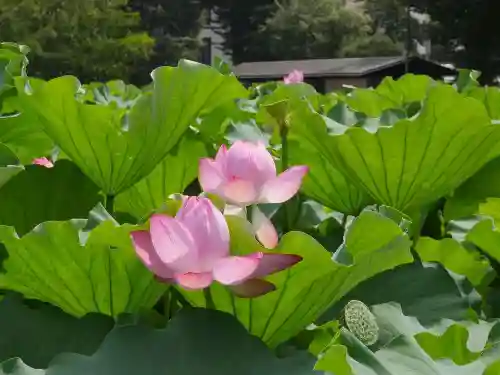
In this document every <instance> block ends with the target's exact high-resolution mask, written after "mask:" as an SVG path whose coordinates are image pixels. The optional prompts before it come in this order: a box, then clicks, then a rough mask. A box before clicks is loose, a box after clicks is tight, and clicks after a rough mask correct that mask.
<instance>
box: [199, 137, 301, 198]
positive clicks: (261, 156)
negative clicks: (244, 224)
mask: <svg viewBox="0 0 500 375" xmlns="http://www.w3.org/2000/svg"><path fill="white" fill-rule="evenodd" d="M307 171H308V167H307V166H295V167H291V168H289V169H287V170H286V171H285V172H283V173H281V174H280V175H278V176H276V166H275V164H274V159H273V157H272V155H271V154H270V153H269V151H267V149H266V147H265V146H264V144H262V143H257V144H256V143H252V142H244V141H236V142H235V143H234V144H233V145H232V146H231V148H230V149H229V150H228V149H227V148H226V146H225V145H222V146H221V148H220V149H219V152H218V153H217V155H216V156H215V159H210V158H204V159H201V160H200V167H199V181H200V184H201V187H202V188H203V191H205V192H207V193H212V194H216V195H218V196H219V197H221V198H222V199H224V200H225V201H226V202H228V203H231V204H234V205H237V206H249V205H251V204H257V203H283V202H286V201H287V200H289V199H290V198H292V197H293V196H294V195H295V194H297V192H298V190H299V188H300V185H301V184H302V179H303V177H304V176H305V175H306V173H307Z"/></svg>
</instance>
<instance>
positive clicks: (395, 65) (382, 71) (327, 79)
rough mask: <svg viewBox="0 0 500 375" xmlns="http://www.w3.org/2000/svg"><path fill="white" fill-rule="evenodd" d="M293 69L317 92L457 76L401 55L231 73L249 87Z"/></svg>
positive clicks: (271, 64) (248, 65)
mask: <svg viewBox="0 0 500 375" xmlns="http://www.w3.org/2000/svg"><path fill="white" fill-rule="evenodd" d="M294 69H297V70H301V71H302V72H303V73H304V77H305V81H306V82H307V83H309V84H311V85H313V86H314V87H315V88H316V90H317V91H319V92H329V91H333V90H338V89H340V88H341V87H342V86H344V85H352V86H356V87H373V86H377V85H378V84H379V83H380V82H381V81H382V80H383V79H384V78H385V77H387V76H390V77H393V78H395V79H397V78H399V77H401V76H402V75H404V74H405V73H406V71H408V72H409V73H414V74H425V75H428V76H430V77H432V78H434V79H445V78H449V77H455V76H456V75H457V71H456V70H454V69H452V68H450V67H445V66H443V65H441V64H439V63H436V62H432V61H429V60H425V59H422V58H419V57H410V58H409V59H408V61H406V59H405V58H404V57H402V56H397V57H353V58H339V59H312V60H296V61H259V62H245V63H241V64H239V65H236V66H235V67H234V69H233V71H234V73H235V74H236V76H238V78H239V79H240V80H241V81H243V82H245V83H247V84H251V83H255V82H265V81H273V80H281V79H282V78H283V77H284V76H285V75H287V74H288V73H290V72H291V71H292V70H294Z"/></svg>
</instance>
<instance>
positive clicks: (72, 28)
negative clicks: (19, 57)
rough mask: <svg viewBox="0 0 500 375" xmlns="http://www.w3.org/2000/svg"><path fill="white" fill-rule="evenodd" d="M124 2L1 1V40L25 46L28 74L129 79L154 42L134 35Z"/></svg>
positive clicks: (135, 29)
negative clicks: (27, 55) (27, 54)
mask: <svg viewBox="0 0 500 375" xmlns="http://www.w3.org/2000/svg"><path fill="white" fill-rule="evenodd" d="M125 5H126V1H125V0H85V1H80V0H66V1H60V0H21V1H20V0H2V1H1V2H0V35H1V36H2V39H3V40H6V41H15V42H19V43H23V44H26V45H28V46H29V47H30V49H31V51H32V54H31V55H30V60H31V62H30V66H29V71H30V74H31V75H38V76H42V77H44V78H49V77H54V76H58V75H63V74H74V75H76V76H78V77H79V78H80V79H81V80H83V81H91V80H107V79H112V78H116V77H128V76H129V75H130V74H131V73H132V72H133V71H134V69H135V66H137V65H140V64H141V63H143V62H144V61H145V60H147V58H148V57H149V55H150V53H151V50H152V47H153V40H152V39H151V38H150V37H149V36H148V34H147V33H144V32H140V31H139V30H138V25H139V21H140V19H139V16H138V14H137V13H132V12H129V11H127V10H126V9H124V6H125Z"/></svg>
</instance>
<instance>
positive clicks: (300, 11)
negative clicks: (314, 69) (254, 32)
mask: <svg viewBox="0 0 500 375" xmlns="http://www.w3.org/2000/svg"><path fill="white" fill-rule="evenodd" d="M370 23H371V20H370V18H369V17H368V16H367V15H366V14H364V13H363V12H362V11H360V10H359V9H357V8H352V7H346V6H345V5H344V4H343V2H342V1H339V0H288V1H287V2H284V3H283V4H280V5H279V7H278V10H277V11H276V12H275V13H274V15H273V16H272V17H270V18H269V19H268V20H267V21H266V23H265V25H264V27H263V28H262V29H261V32H260V38H261V45H267V50H266V52H267V57H268V59H269V60H282V59H287V60H288V59H290V60H292V59H306V58H332V57H342V56H344V55H348V56H373V55H380V54H382V55H387V54H393V55H394V54H398V51H399V49H398V48H397V46H396V45H395V44H394V43H393V42H392V41H391V40H390V39H388V38H383V37H381V35H379V34H373V33H372V28H371V27H370ZM372 34H373V35H372ZM373 42H377V43H373ZM378 47H381V50H378Z"/></svg>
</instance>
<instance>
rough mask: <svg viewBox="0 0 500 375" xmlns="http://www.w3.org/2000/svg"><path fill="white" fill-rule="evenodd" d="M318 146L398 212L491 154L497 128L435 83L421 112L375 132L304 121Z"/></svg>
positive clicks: (448, 186) (478, 107)
mask: <svg viewBox="0 0 500 375" xmlns="http://www.w3.org/2000/svg"><path fill="white" fill-rule="evenodd" d="M304 127H307V128H308V131H309V132H310V138H311V139H314V141H315V145H316V148H317V149H318V151H319V152H320V153H321V154H322V155H325V157H326V158H327V160H328V161H329V162H331V163H332V165H334V166H335V167H336V168H337V169H338V170H339V171H340V172H342V173H343V174H344V175H345V176H346V178H347V180H349V181H350V182H351V183H353V184H354V185H355V186H356V187H357V188H358V189H360V190H362V191H364V192H366V193H368V194H369V195H371V196H372V197H373V198H374V199H375V201H376V202H377V203H379V204H384V205H387V206H391V207H394V208H396V209H399V210H401V211H405V210H407V209H410V208H411V207H416V206H421V205H424V204H427V203H430V202H433V201H435V200H436V199H438V198H439V197H442V196H444V195H446V194H448V193H450V192H452V191H453V190H454V189H455V188H457V187H458V186H459V185H460V184H461V183H462V182H464V181H465V180H466V179H467V178H469V177H470V176H472V175H473V174H474V173H476V172H477V171H478V170H479V169H480V168H481V167H482V166H483V165H485V164H486V163H487V162H488V161H489V160H490V159H491V153H490V150H491V149H493V148H494V147H495V146H497V145H498V143H499V141H500V127H499V126H498V125H493V124H491V121H490V118H489V116H488V114H487V113H486V110H485V108H484V106H483V105H482V104H481V103H480V102H478V101H477V100H475V99H472V98H465V97H463V96H461V95H460V94H459V93H457V92H456V91H455V90H454V89H453V88H452V87H450V86H446V85H437V86H435V87H433V88H431V89H430V90H429V95H428V97H427V99H426V100H425V104H424V107H423V109H422V110H421V112H420V113H419V114H418V115H417V116H415V117H414V118H411V119H408V120H402V121H399V122H397V123H396V124H395V125H394V126H391V127H380V128H378V129H377V131H376V132H375V133H370V132H368V131H367V130H365V129H362V128H347V127H344V128H343V129H330V128H328V127H327V126H326V123H323V124H317V123H308V124H304Z"/></svg>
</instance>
